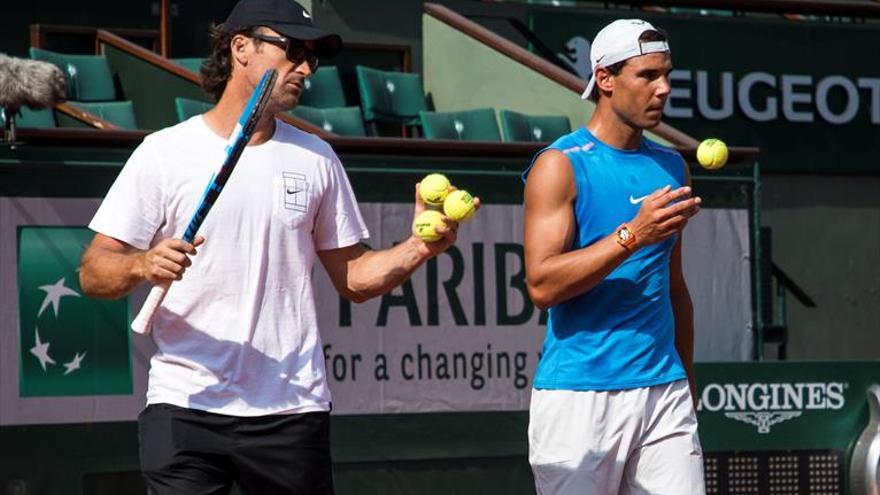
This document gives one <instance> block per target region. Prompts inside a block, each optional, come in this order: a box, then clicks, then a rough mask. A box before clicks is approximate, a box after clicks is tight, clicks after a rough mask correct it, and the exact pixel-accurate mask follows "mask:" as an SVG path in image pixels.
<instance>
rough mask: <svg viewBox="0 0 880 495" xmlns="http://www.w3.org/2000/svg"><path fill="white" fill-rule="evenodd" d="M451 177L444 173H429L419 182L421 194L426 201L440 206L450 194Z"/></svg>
mask: <svg viewBox="0 0 880 495" xmlns="http://www.w3.org/2000/svg"><path fill="white" fill-rule="evenodd" d="M450 185H451V184H449V179H447V178H446V176H445V175H443V174H429V175H427V176H425V178H424V179H422V182H420V183H419V194H421V195H422V200H423V201H424V202H425V203H428V204H429V205H433V206H440V205H442V204H443V200H444V199H446V195H447V194H449V187H450Z"/></svg>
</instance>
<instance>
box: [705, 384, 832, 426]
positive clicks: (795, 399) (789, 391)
mask: <svg viewBox="0 0 880 495" xmlns="http://www.w3.org/2000/svg"><path fill="white" fill-rule="evenodd" d="M847 387H848V385H847V384H846V383H842V382H827V383H821V382H816V383H710V384H708V385H706V386H705V387H704V388H703V391H702V393H701V394H700V401H699V405H698V406H697V410H698V411H708V412H722V413H723V414H724V416H725V417H727V418H730V419H733V420H736V421H742V422H744V423H748V424H751V425H754V426H755V427H756V428H757V431H758V433H762V434H766V433H770V428H771V427H772V426H773V425H775V424H777V423H781V422H783V421H786V420H790V419H795V418H798V417H800V416H801V415H802V414H803V412H804V411H809V410H823V409H831V410H838V409H841V408H843V407H844V406H845V405H846V399H845V397H844V390H845V389H846V388H847Z"/></svg>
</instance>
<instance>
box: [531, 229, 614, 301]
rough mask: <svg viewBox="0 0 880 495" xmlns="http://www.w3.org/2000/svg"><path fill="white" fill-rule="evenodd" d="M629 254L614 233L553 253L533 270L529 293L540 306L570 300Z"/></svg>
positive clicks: (597, 283) (590, 287) (592, 285)
mask: <svg viewBox="0 0 880 495" xmlns="http://www.w3.org/2000/svg"><path fill="white" fill-rule="evenodd" d="M630 254H631V252H630V251H628V250H627V249H626V248H624V247H622V246H621V245H620V244H618V243H617V241H616V240H615V237H614V236H608V237H606V238H604V239H602V240H600V241H598V242H595V243H593V244H591V245H589V246H587V247H585V248H582V249H578V250H576V251H568V252H565V253H562V254H558V255H555V256H552V257H551V258H548V259H546V260H543V261H542V262H541V263H537V264H535V265H534V268H533V269H532V270H531V271H530V273H529V278H528V283H529V295H530V296H531V298H532V301H533V302H534V303H535V304H536V305H537V306H538V307H540V308H541V309H546V308H548V307H550V306H554V305H556V304H559V303H561V302H563V301H567V300H569V299H571V298H573V297H575V296H578V295H580V294H583V293H585V292H587V291H589V290H590V289H592V288H593V287H595V286H597V285H599V283H600V282H602V281H603V280H605V277H607V276H608V275H609V274H610V273H611V272H612V271H614V269H615V268H617V267H618V266H619V265H620V264H621V263H623V261H624V260H626V258H628V257H629V255H630Z"/></svg>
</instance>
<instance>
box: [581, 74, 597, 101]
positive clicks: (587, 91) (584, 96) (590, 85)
mask: <svg viewBox="0 0 880 495" xmlns="http://www.w3.org/2000/svg"><path fill="white" fill-rule="evenodd" d="M595 85H596V77H595V76H593V75H590V82H588V83H587V89H585V90H584V92H583V93H581V99H582V100H586V99H589V98H590V93H592V92H593V86H595Z"/></svg>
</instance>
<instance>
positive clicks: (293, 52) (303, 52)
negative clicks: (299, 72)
mask: <svg viewBox="0 0 880 495" xmlns="http://www.w3.org/2000/svg"><path fill="white" fill-rule="evenodd" d="M252 37H253V38H254V39H258V40H260V41H265V42H266V43H271V44H273V45H275V46H277V47H279V48H281V49H282V50H284V52H285V53H286V54H287V59H288V60H290V61H291V62H293V63H294V64H296V65H299V64H301V63H303V62H305V63H307V64H309V70H311V71H312V73H314V72H315V71H317V70H318V62H319V61H318V56H317V55H315V52H313V51H312V50H309V49H308V47H306V45H305V43H303V42H302V41H300V40H298V39H294V38H288V37H287V36H269V35H267V34H255V35H253V36H252Z"/></svg>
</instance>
